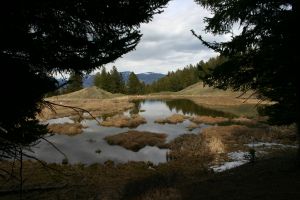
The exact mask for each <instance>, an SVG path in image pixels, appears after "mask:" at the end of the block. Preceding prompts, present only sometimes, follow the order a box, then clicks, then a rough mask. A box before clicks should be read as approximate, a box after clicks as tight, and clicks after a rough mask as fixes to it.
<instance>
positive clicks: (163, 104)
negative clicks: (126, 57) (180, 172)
mask: <svg viewBox="0 0 300 200" xmlns="http://www.w3.org/2000/svg"><path fill="white" fill-rule="evenodd" d="M134 104H135V107H134V108H133V109H131V110H129V111H126V112H125V113H124V114H125V115H129V114H131V113H136V114H137V113H138V114H139V115H141V116H143V117H144V118H145V119H146V120H147V123H146V124H142V125H140V126H138V127H137V128H133V129H131V130H138V131H150V132H157V133H166V134H167V135H168V136H167V142H168V141H171V140H172V139H174V138H176V137H178V136H179V135H182V134H184V133H199V132H201V129H203V128H204V127H207V126H208V125H205V124H201V125H200V127H199V128H197V129H194V130H193V131H188V129H187V126H188V125H189V124H190V123H191V122H190V121H189V120H185V121H184V122H182V123H178V124H157V123H154V120H155V119H158V118H165V117H168V116H170V115H172V114H176V113H178V114H185V115H188V116H193V115H211V116H224V115H226V114H225V113H223V112H219V111H215V110H212V109H207V108H204V107H201V106H199V105H197V104H195V103H194V102H192V101H190V100H185V99H178V100H143V101H135V102H134ZM99 120H100V121H101V119H99ZM65 122H68V123H70V122H71V123H72V122H73V121H72V120H71V119H70V118H68V117H64V118H60V119H52V120H49V121H48V122H47V123H49V124H53V123H65ZM81 123H82V124H83V125H84V126H86V128H85V129H83V133H82V134H79V135H75V136H67V135H53V136H49V137H48V138H47V139H48V140H49V141H50V142H51V143H53V144H54V145H55V146H56V147H57V148H59V149H60V150H61V151H62V152H63V153H64V154H65V155H66V156H67V159H68V161H69V163H72V164H75V163H83V164H92V163H103V162H105V161H107V160H112V161H114V162H117V163H120V162H127V161H151V162H153V163H155V164H158V163H162V162H166V152H167V151H168V149H159V148H157V147H150V146H146V147H144V148H143V149H140V150H139V151H138V152H133V151H131V150H127V149H125V148H123V147H121V146H117V145H109V144H108V143H107V142H106V141H105V140H104V137H106V136H109V135H115V134H118V133H122V132H126V131H128V130H130V129H129V128H115V127H103V126H100V125H98V124H97V122H96V121H94V120H83V121H82V122H81ZM99 150H100V151H101V152H100V153H99ZM33 152H34V154H33V155H34V156H36V157H37V158H39V159H41V160H44V161H46V162H49V163H61V162H62V160H63V159H64V156H63V155H62V154H61V153H59V152H58V151H57V150H56V149H55V148H53V146H52V145H50V144H49V143H47V142H45V141H40V143H39V144H38V145H37V146H36V147H34V149H33ZM97 152H98V153H97Z"/></svg>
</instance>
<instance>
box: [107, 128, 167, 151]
mask: <svg viewBox="0 0 300 200" xmlns="http://www.w3.org/2000/svg"><path fill="white" fill-rule="evenodd" d="M166 137H167V135H166V134H164V133H152V132H146V131H144V132H140V131H128V132H125V133H119V134H117V135H112V136H107V137H105V138H104V139H105V140H106V141H107V142H108V143H109V144H110V145H120V146H122V147H124V148H126V149H130V150H132V151H135V152H136V151H139V150H140V149H142V148H144V147H145V146H157V147H159V148H165V147H166V143H165V142H166Z"/></svg>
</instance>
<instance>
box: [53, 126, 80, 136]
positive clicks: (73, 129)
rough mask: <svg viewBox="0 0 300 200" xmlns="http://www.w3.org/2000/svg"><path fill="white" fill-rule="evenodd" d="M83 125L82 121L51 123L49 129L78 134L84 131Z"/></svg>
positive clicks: (66, 133)
mask: <svg viewBox="0 0 300 200" xmlns="http://www.w3.org/2000/svg"><path fill="white" fill-rule="evenodd" d="M83 128H84V127H83V125H82V124H80V123H64V124H50V125H48V129H49V131H50V132H52V133H55V134H62V135H70V136H72V135H77V134H80V133H82V129H83Z"/></svg>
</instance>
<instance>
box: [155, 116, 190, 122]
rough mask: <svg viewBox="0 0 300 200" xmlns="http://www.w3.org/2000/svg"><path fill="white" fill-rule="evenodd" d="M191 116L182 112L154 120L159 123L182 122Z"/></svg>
mask: <svg viewBox="0 0 300 200" xmlns="http://www.w3.org/2000/svg"><path fill="white" fill-rule="evenodd" d="M188 118H189V117H187V116H185V115H181V114H173V115H171V116H169V117H167V118H165V119H156V120H155V121H154V122H155V123H158V124H165V123H167V124H177V123H182V122H183V121H184V120H186V119H188Z"/></svg>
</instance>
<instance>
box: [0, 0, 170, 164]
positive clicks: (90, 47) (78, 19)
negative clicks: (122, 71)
mask: <svg viewBox="0 0 300 200" xmlns="http://www.w3.org/2000/svg"><path fill="white" fill-rule="evenodd" d="M167 2H168V0H151V1H135V0H122V1H121V0H103V1H98V0H74V1H68V0H44V1H40V0H28V1H21V0H11V1H8V2H6V3H5V4H3V5H2V6H1V8H0V11H1V12H0V15H1V16H0V21H1V26H2V28H1V31H0V32H1V37H0V44H1V46H0V63H1V69H2V73H3V74H5V75H7V76H13V82H14V83H10V82H7V81H6V79H3V78H1V82H0V84H1V86H2V88H3V90H2V96H1V98H2V102H1V117H0V146H1V149H0V150H1V151H2V153H1V156H0V158H2V157H10V156H12V155H14V154H13V153H12V152H11V151H13V150H14V148H13V147H12V146H15V145H19V146H20V145H23V144H24V145H27V144H30V143H32V142H34V141H36V139H38V138H39V137H40V136H41V135H43V134H45V133H46V132H47V130H46V129H45V127H44V126H43V125H39V124H38V122H37V121H36V120H35V115H36V113H37V112H39V111H40V110H41V106H42V103H43V97H44V95H45V94H46V93H49V92H51V91H54V90H56V89H57V88H58V87H59V85H58V82H57V81H56V80H55V79H54V78H53V75H54V74H55V73H60V72H71V71H74V72H75V73H77V72H90V71H91V70H93V69H95V68H97V67H99V66H101V65H103V64H106V63H109V62H111V61H114V60H115V59H117V58H118V57H120V56H122V55H123V54H125V53H127V52H129V51H131V50H133V49H134V48H135V46H136V45H137V43H138V42H139V40H140V38H141V33H140V31H139V27H140V24H141V23H146V22H149V21H150V20H151V19H152V16H153V15H154V14H157V13H160V12H162V8H163V7H164V6H165V5H166V4H167ZM7 108H9V109H7ZM11 153H12V154H11Z"/></svg>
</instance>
